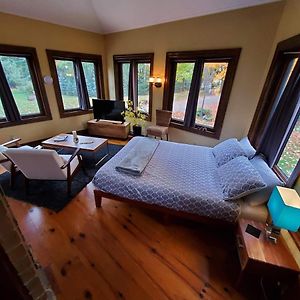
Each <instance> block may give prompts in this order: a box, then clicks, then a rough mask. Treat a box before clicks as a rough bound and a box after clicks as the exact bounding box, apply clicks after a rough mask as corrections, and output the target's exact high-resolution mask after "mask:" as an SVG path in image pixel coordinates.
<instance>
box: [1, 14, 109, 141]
mask: <svg viewBox="0 0 300 300" xmlns="http://www.w3.org/2000/svg"><path fill="white" fill-rule="evenodd" d="M0 43H1V44H11V45H19V46H30V47H35V48H36V49H37V53H38V58H39V62H40V66H41V70H42V74H43V75H49V74H50V70H49V64H48V60H47V56H46V52H45V49H54V50H65V51H73V52H83V53H89V54H102V60H103V63H104V73H106V71H105V57H103V55H104V37H103V36H102V35H99V34H95V33H90V32H87V31H82V30H77V29H71V28H68V27H64V26H58V25H53V24H50V23H46V22H41V21H36V20H32V19H28V18H23V17H18V16H13V15H9V14H3V13H0ZM105 77H106V76H105ZM45 87H46V92H47V96H48V101H49V104H50V108H51V112H52V118H53V120H51V121H45V122H39V123H33V124H26V125H20V126H13V127H8V128H1V129H0V143H1V142H3V141H7V140H9V139H10V138H11V137H17V136H18V137H21V138H22V141H23V142H28V141H33V140H38V139H43V138H45V137H49V136H52V135H54V134H57V133H60V132H69V131H71V130H73V129H76V130H80V129H83V128H85V127H86V122H87V121H88V120H89V119H91V118H92V116H91V115H83V116H76V117H69V118H64V119H61V118H60V116H59V111H58V107H57V102H56V98H55V94H54V89H53V85H46V86H45Z"/></svg>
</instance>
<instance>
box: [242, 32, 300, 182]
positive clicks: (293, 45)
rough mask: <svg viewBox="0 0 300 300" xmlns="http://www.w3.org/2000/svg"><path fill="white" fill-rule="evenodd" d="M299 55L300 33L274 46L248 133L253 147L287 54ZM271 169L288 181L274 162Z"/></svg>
mask: <svg viewBox="0 0 300 300" xmlns="http://www.w3.org/2000/svg"><path fill="white" fill-rule="evenodd" d="M299 55H300V34H299V35H296V36H293V37H291V38H288V39H286V40H283V41H281V42H279V43H278V45H277V47H276V50H275V54H274V57H273V60H272V63H271V66H270V69H269V72H268V75H267V78H266V81H265V84H264V86H263V89H262V93H261V96H260V99H259V102H258V105H257V108H256V111H255V114H254V117H253V120H252V123H251V126H250V130H249V133H248V136H249V140H250V141H251V143H252V145H254V147H255V148H256V147H257V145H258V143H259V141H260V139H261V137H262V135H263V132H264V128H265V126H266V124H267V120H268V116H269V115H270V113H271V110H272V108H273V104H274V102H275V100H276V97H277V93H278V91H279V89H280V86H281V83H282V81H281V80H282V78H283V76H284V74H285V71H286V69H287V67H288V63H287V56H288V58H289V61H290V59H291V58H293V57H299ZM283 148H284V147H283ZM282 151H283V149H282ZM279 157H280V156H279ZM273 170H274V172H275V173H276V174H277V176H278V177H279V178H280V179H281V180H282V181H283V182H285V183H287V182H288V178H287V177H286V175H285V174H284V173H283V172H282V171H281V170H280V168H279V167H278V166H277V165H276V164H275V165H274V167H273Z"/></svg>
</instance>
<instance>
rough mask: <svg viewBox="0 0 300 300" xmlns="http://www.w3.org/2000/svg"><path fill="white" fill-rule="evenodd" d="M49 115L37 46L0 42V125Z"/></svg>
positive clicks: (16, 123) (41, 119)
mask: <svg viewBox="0 0 300 300" xmlns="http://www.w3.org/2000/svg"><path fill="white" fill-rule="evenodd" d="M49 119H51V113H50V109H49V105H48V101H47V96H46V92H45V88H44V85H43V82H42V75H41V71H40V66H39V62H38V58H37V54H36V50H35V49H34V48H29V47H19V46H8V45H0V127H5V126H12V125H18V124H23V123H29V122H36V121H45V120H49Z"/></svg>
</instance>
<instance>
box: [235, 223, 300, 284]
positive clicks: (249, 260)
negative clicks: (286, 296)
mask: <svg viewBox="0 0 300 300" xmlns="http://www.w3.org/2000/svg"><path fill="white" fill-rule="evenodd" d="M248 224H251V225H252V226H254V227H256V228H258V229H260V230H262V232H261V234H260V237H259V239H257V238H256V237H254V236H252V235H250V234H249V233H247V232H246V231H245V230H246V227H247V225H248ZM264 229H265V224H263V223H259V222H255V221H249V220H245V219H240V220H239V221H238V226H237V233H236V238H237V250H238V255H239V260H240V264H241V272H240V276H239V279H238V282H237V285H238V286H239V285H240V284H241V283H242V281H243V279H244V277H245V275H246V274H252V275H255V276H257V277H258V278H264V279H266V280H273V281H276V282H278V281H279V282H282V283H285V284H288V285H290V284H291V285H292V284H294V283H295V282H297V280H298V275H299V272H300V269H299V266H298V265H297V263H296V261H295V259H294V257H293V255H292V254H291V252H290V250H289V249H288V247H287V245H286V244H285V241H284V239H283V237H282V236H280V237H279V238H278V240H277V244H274V243H272V242H270V241H268V240H267V239H266V236H265V232H264Z"/></svg>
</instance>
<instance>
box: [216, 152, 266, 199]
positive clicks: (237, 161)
mask: <svg viewBox="0 0 300 300" xmlns="http://www.w3.org/2000/svg"><path fill="white" fill-rule="evenodd" d="M217 171H218V174H219V177H220V183H221V187H222V190H223V196H224V200H235V199H239V198H241V197H243V196H246V195H249V194H251V193H254V192H256V191H259V190H261V189H262V188H264V187H265V186H266V184H265V182H264V180H263V179H262V177H261V176H260V174H259V173H258V171H257V170H256V169H255V168H254V167H253V166H252V164H251V163H250V162H249V160H248V158H247V157H245V156H239V157H236V158H234V159H232V160H231V161H229V162H228V163H226V164H225V165H223V166H221V167H219V168H218V169H217Z"/></svg>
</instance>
